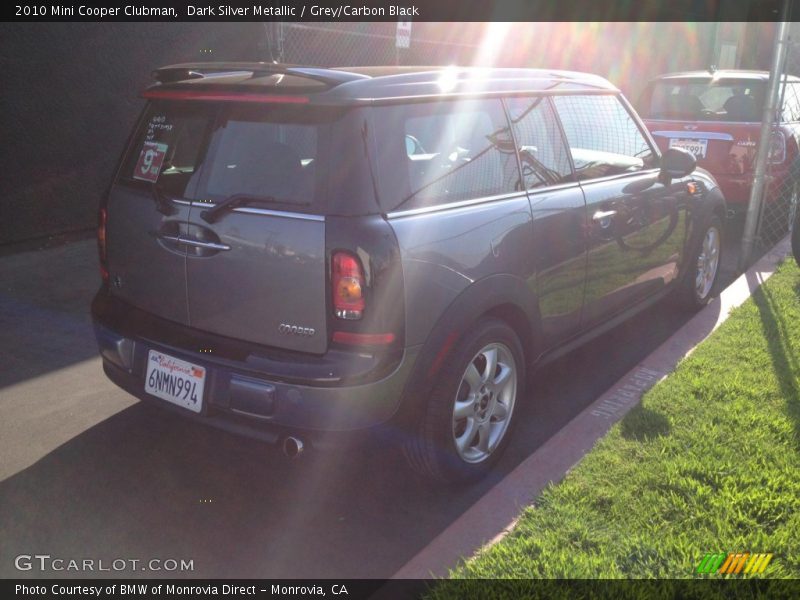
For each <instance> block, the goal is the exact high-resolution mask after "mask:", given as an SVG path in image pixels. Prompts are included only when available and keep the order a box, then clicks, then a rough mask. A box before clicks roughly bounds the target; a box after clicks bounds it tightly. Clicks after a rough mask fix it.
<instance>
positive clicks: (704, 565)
mask: <svg viewBox="0 0 800 600" xmlns="http://www.w3.org/2000/svg"><path fill="white" fill-rule="evenodd" d="M772 557H773V554H766V553H761V554H759V553H756V554H751V553H749V552H730V553H729V554H722V553H714V552H709V553H707V554H706V555H705V556H704V557H703V560H701V561H700V564H699V565H698V566H697V572H698V573H714V572H716V573H718V574H720V575H738V574H739V573H744V574H748V575H754V574H756V573H763V572H764V570H765V569H766V568H767V565H768V564H769V563H770V561H771V560H772Z"/></svg>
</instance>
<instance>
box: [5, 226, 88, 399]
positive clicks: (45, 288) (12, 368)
mask: <svg viewBox="0 0 800 600" xmlns="http://www.w3.org/2000/svg"><path fill="white" fill-rule="evenodd" d="M96 248H97V244H96V242H95V241H94V240H93V239H90V240H83V241H80V242H75V243H72V244H66V245H63V246H59V247H56V248H49V249H47V250H43V251H31V252H22V253H19V254H13V255H8V256H3V257H2V258H0V364H2V365H3V368H2V369H0V389H2V388H4V387H7V386H10V385H14V384H15V383H19V382H22V381H25V380H28V379H32V378H34V377H38V376H39V375H43V374H45V373H49V372H51V371H55V370H57V369H62V368H64V367H68V366H70V365H73V364H75V363H78V362H81V361H83V360H86V359H88V358H93V357H95V356H97V344H96V343H95V340H94V335H93V333H92V324H91V318H90V316H89V304H90V302H91V300H92V296H93V295H94V293H95V292H96V291H97V289H98V287H99V286H100V275H99V270H98V266H97V257H96Z"/></svg>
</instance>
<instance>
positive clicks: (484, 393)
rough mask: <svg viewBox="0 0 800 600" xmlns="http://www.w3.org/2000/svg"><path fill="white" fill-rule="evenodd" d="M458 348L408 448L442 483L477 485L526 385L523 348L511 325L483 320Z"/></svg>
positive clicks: (412, 460)
mask: <svg viewBox="0 0 800 600" xmlns="http://www.w3.org/2000/svg"><path fill="white" fill-rule="evenodd" d="M455 347H456V350H454V351H453V352H452V353H451V354H450V356H448V358H447V359H445V363H444V365H443V367H442V370H441V372H440V373H439V376H438V377H439V381H438V382H437V383H436V384H435V385H434V387H433V389H432V391H431V393H430V396H429V397H428V402H427V404H426V405H425V409H424V410H425V412H424V413H423V414H422V415H421V418H420V420H419V422H418V423H417V426H416V431H414V432H412V436H411V438H410V439H409V440H408V441H407V442H406V443H405V444H404V448H403V449H404V454H405V456H406V459H407V460H408V463H409V465H410V466H411V467H412V469H414V470H415V471H416V472H417V473H419V474H421V475H423V476H424V477H425V478H427V479H430V480H433V481H435V482H439V483H465V482H469V481H474V480H476V479H479V478H481V477H482V476H484V475H485V474H486V473H487V472H488V471H489V470H490V469H491V468H492V466H493V465H494V464H495V463H496V462H497V460H498V459H499V457H500V455H501V454H502V452H503V450H504V449H505V447H506V446H507V444H508V440H509V438H510V436H511V431H512V429H513V425H514V423H515V421H516V419H515V416H516V413H517V412H518V408H519V406H518V405H519V398H520V397H521V396H522V394H523V391H524V384H525V366H524V365H525V363H524V353H523V350H522V345H521V344H520V341H519V338H518V336H517V334H516V333H514V330H513V329H511V327H509V326H508V325H507V324H506V323H505V322H503V321H500V320H498V319H494V318H485V319H481V320H479V321H478V322H476V323H475V324H474V325H473V326H472V328H471V330H470V331H468V332H467V333H466V334H465V335H464V336H463V338H462V339H461V341H460V342H459V343H458V344H457V345H456V346H455ZM492 364H494V367H492Z"/></svg>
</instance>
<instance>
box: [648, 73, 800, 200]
mask: <svg viewBox="0 0 800 600" xmlns="http://www.w3.org/2000/svg"><path fill="white" fill-rule="evenodd" d="M768 79H769V73H767V72H766V71H740V70H719V71H692V72H684V73H671V74H668V75H662V76H660V77H657V78H655V79H653V80H652V81H650V82H649V83H648V84H647V87H646V88H645V90H644V92H643V93H642V96H641V98H640V102H639V114H640V115H641V116H642V118H643V119H644V122H645V124H646V125H647V128H648V129H649V130H650V132H651V133H652V134H653V137H654V138H655V140H656V142H657V143H658V145H659V147H660V148H661V151H662V152H664V151H665V150H666V149H667V148H672V147H678V148H684V149H686V150H689V151H690V152H692V153H693V154H694V155H695V157H696V158H697V164H698V166H701V167H703V168H705V169H706V170H708V171H709V172H710V173H711V174H712V175H714V177H715V178H716V179H717V181H718V182H719V185H720V188H721V189H722V191H723V193H724V195H725V199H726V200H727V202H728V209H729V211H732V212H733V213H743V212H745V211H746V210H747V203H748V200H749V198H750V188H751V184H752V182H753V168H754V163H755V158H756V149H757V146H758V141H759V138H760V129H761V119H762V116H763V109H764V102H765V99H766V96H767V80H768ZM784 81H785V82H784V83H782V85H781V89H780V99H781V104H780V106H781V107H782V108H781V110H780V114H779V115H776V121H775V129H774V131H773V133H772V137H771V138H770V147H769V161H770V174H771V175H772V179H771V180H770V181H769V188H768V193H767V197H766V202H767V207H768V208H770V207H774V208H775V209H778V207H781V208H780V210H787V207H795V206H796V205H797V200H798V191H797V186H796V185H794V179H795V177H793V176H792V174H793V173H797V172H798V171H797V169H798V166H797V165H795V162H796V161H797V163H798V164H800V161H798V143H800V78H798V77H794V76H789V77H787V78H786V79H785V80H784ZM793 165H795V166H794V168H792V166H793ZM778 201H782V202H778Z"/></svg>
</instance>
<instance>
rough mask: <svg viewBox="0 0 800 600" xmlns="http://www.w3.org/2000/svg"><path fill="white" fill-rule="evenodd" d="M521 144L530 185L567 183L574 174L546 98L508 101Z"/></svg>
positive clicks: (526, 175) (527, 183)
mask: <svg viewBox="0 0 800 600" xmlns="http://www.w3.org/2000/svg"><path fill="white" fill-rule="evenodd" d="M506 103H507V105H508V112H509V114H510V116H511V122H512V123H513V126H514V135H515V136H516V139H517V144H518V146H519V155H520V162H521V163H522V175H523V177H524V180H525V186H526V188H527V189H529V190H530V189H534V188H538V187H544V186H548V185H555V184H558V183H563V182H564V181H568V180H570V179H571V178H572V173H571V168H570V164H569V158H568V156H567V149H566V147H565V146H564V140H563V138H562V136H561V131H560V130H559V128H558V124H557V123H556V120H555V118H554V116H553V111H552V109H551V107H550V103H549V102H548V100H547V99H546V98H542V97H539V98H509V99H508V100H507V101H506Z"/></svg>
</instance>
